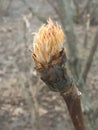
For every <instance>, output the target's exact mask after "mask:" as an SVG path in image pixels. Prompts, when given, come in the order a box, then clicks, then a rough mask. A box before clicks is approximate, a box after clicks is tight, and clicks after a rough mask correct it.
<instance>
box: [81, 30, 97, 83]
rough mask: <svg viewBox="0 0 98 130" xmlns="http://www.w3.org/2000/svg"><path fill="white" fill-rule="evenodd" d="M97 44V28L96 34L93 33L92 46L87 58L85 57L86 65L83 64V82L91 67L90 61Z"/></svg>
mask: <svg viewBox="0 0 98 130" xmlns="http://www.w3.org/2000/svg"><path fill="white" fill-rule="evenodd" d="M97 46H98V30H97V32H96V35H95V38H94V43H93V45H92V48H91V50H90V54H89V56H88V59H87V62H86V65H85V68H84V71H83V75H82V77H83V79H84V81H85V82H86V79H87V76H88V73H89V71H90V68H91V65H92V61H93V57H94V55H95V52H96V49H97Z"/></svg>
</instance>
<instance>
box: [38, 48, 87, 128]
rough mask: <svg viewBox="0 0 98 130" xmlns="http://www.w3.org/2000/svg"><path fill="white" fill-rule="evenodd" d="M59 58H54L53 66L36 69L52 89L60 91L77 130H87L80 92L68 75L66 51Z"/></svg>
mask: <svg viewBox="0 0 98 130" xmlns="http://www.w3.org/2000/svg"><path fill="white" fill-rule="evenodd" d="M58 56H59V57H58ZM58 56H54V57H53V59H52V63H53V64H51V63H50V64H49V66H47V67H46V68H44V67H43V68H40V69H38V68H36V69H37V72H38V73H39V75H40V78H41V79H42V80H43V81H44V82H45V83H46V84H47V85H48V87H49V88H50V89H52V90H53V91H59V92H60V93H61V95H62V96H63V98H64V100H65V102H66V104H67V107H68V110H69V113H70V116H71V119H72V122H73V125H74V127H75V130H85V128H84V123H83V115H82V110H81V102H80V92H79V90H78V88H76V86H75V84H74V83H73V81H72V80H71V78H70V77H69V75H68V73H67V68H66V64H65V63H66V54H65V51H64V50H62V51H61V52H60V53H59V55H58ZM53 60H54V62H53Z"/></svg>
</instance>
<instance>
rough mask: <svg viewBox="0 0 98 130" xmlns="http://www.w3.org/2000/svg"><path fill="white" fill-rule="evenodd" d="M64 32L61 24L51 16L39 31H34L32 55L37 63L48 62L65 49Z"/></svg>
mask: <svg viewBox="0 0 98 130" xmlns="http://www.w3.org/2000/svg"><path fill="white" fill-rule="evenodd" d="M63 43H64V33H63V31H62V28H61V26H60V25H59V24H58V23H56V24H54V23H53V21H52V20H51V19H50V18H49V19H48V21H47V24H43V25H42V26H41V27H40V29H39V31H38V33H34V42H33V53H32V57H33V59H34V61H35V64H48V63H49V62H50V60H51V58H52V57H53V56H54V55H56V54H58V53H59V52H60V51H61V50H62V49H63Z"/></svg>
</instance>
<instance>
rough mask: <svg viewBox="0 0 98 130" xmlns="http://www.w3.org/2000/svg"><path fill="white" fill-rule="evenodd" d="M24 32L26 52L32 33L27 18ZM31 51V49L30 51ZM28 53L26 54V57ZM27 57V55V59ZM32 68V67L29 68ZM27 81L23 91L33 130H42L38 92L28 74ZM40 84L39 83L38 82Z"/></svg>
mask: <svg viewBox="0 0 98 130" xmlns="http://www.w3.org/2000/svg"><path fill="white" fill-rule="evenodd" d="M23 30H24V34H23V38H24V44H25V48H26V50H27V49H28V45H27V43H28V38H27V32H30V23H29V20H28V19H27V17H26V16H23ZM28 50H29V49H28ZM25 54H26V53H24V55H25ZM26 57H27V56H26V55H25V58H26ZM25 67H26V69H27V68H28V65H27V66H26V65H25ZM29 68H30V66H29ZM25 76H26V79H24V81H26V82H25V83H24V84H23V85H21V86H22V89H23V93H24V96H25V98H26V101H27V104H28V108H29V110H30V113H31V124H32V130H33V129H34V130H39V129H40V124H39V120H38V117H39V113H38V102H37V100H36V95H37V93H36V92H37V91H36V87H35V89H33V90H31V86H32V84H31V81H30V80H29V79H28V75H27V72H26V73H25ZM38 83H39V82H38Z"/></svg>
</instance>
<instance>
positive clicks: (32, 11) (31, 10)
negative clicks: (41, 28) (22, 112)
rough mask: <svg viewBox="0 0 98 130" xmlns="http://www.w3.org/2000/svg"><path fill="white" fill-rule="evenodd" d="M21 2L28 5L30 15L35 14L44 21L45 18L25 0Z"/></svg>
mask: <svg viewBox="0 0 98 130" xmlns="http://www.w3.org/2000/svg"><path fill="white" fill-rule="evenodd" d="M22 2H23V3H24V4H25V5H26V6H27V7H28V10H29V11H30V12H31V13H32V15H34V16H36V17H37V18H38V19H39V20H40V21H41V22H42V23H46V18H45V17H43V16H40V14H39V13H37V12H35V11H34V10H33V8H32V7H31V6H30V5H28V4H27V2H26V0H23V1H22Z"/></svg>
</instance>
